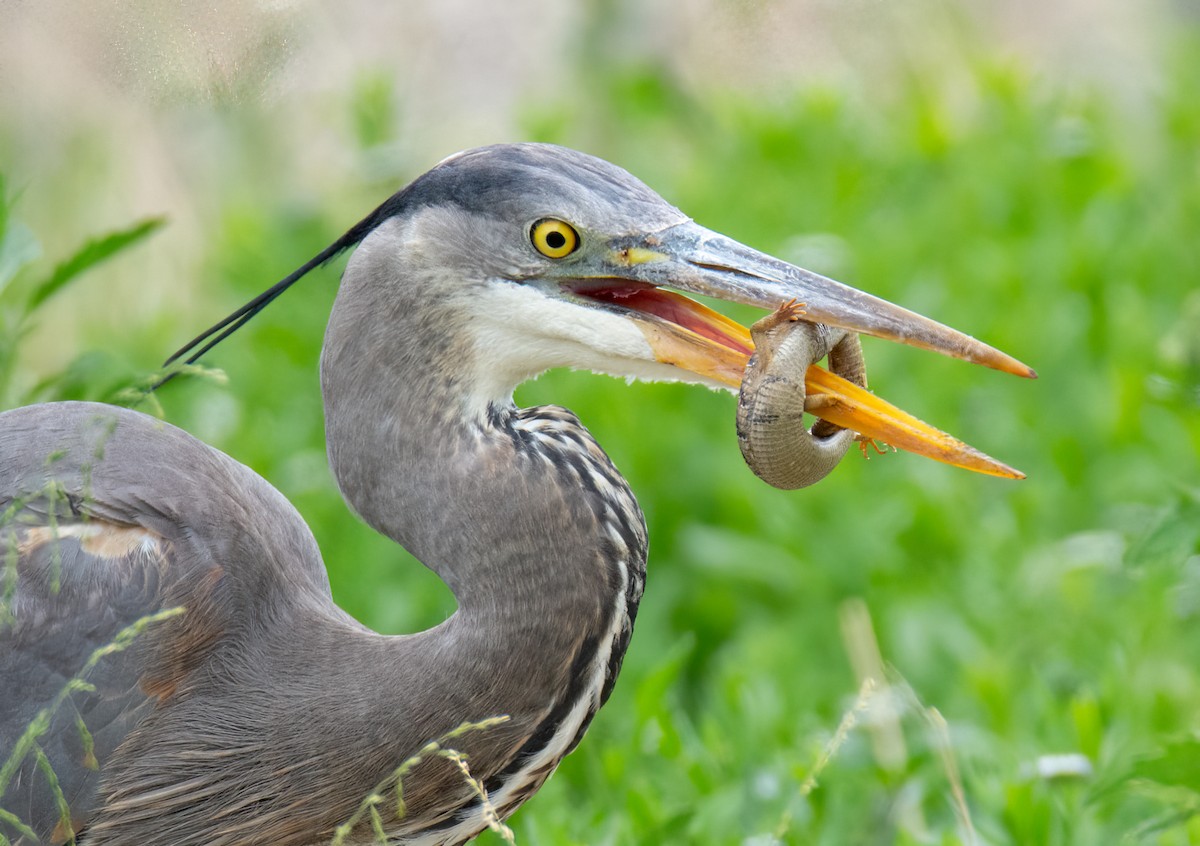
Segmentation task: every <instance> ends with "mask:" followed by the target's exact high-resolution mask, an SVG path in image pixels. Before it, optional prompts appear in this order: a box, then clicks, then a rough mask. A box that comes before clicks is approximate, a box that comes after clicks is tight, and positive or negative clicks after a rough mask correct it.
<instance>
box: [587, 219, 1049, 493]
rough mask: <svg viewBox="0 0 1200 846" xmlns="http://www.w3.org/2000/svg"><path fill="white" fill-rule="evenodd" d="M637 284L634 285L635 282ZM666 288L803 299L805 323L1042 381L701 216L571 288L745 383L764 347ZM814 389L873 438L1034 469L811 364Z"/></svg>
mask: <svg viewBox="0 0 1200 846" xmlns="http://www.w3.org/2000/svg"><path fill="white" fill-rule="evenodd" d="M625 280H628V281H625ZM662 286H666V287H670V288H674V289H675V290H677V291H684V292H687V293H692V294H700V295H704V296H710V297H715V298H718V299H722V300H727V301H729V302H735V303H741V304H744V305H750V306H757V307H759V308H764V309H772V310H773V309H775V308H778V307H779V306H780V305H781V304H782V303H784V302H787V301H789V300H793V299H794V300H797V301H799V302H801V303H803V305H804V309H805V311H806V315H805V317H804V319H805V320H808V321H811V322H813V323H823V324H826V325H828V326H833V327H838V328H840V329H844V330H846V331H850V332H856V333H859V334H865V335H874V336H876V337H879V338H885V339H887V340H890V341H897V342H899V343H904V344H910V345H912V346H916V347H921V348H923V349H928V350H935V351H937V352H941V353H944V354H946V355H949V356H953V357H954V358H961V359H964V360H966V361H971V362H974V363H976V364H982V365H984V366H987V367H992V368H995V369H997V370H1003V371H1004V372H1006V373H1013V374H1015V375H1018V376H1024V377H1028V378H1034V377H1036V375H1037V374H1036V373H1034V371H1033V369H1032V368H1030V367H1029V366H1027V365H1025V364H1023V363H1021V362H1020V361H1018V360H1017V359H1015V358H1013V357H1012V356H1010V355H1007V354H1006V353H1003V352H1001V351H1000V350H997V349H994V348H993V347H990V346H988V345H987V344H984V343H981V342H980V341H977V340H975V339H974V338H972V337H970V336H968V335H964V334H963V333H961V332H959V331H957V330H955V329H951V328H950V327H948V326H944V325H942V324H940V323H938V322H936V321H933V320H930V319H929V318H927V317H923V316H921V315H919V314H916V313H914V312H911V311H908V310H907V309H904V308H901V307H900V306H897V305H893V304H892V303H889V302H887V301H886V300H881V299H879V298H878V297H873V296H871V295H870V294H866V293H864V292H862V291H859V290H856V289H854V288H851V287H849V286H847V285H843V284H841V283H840V282H835V281H834V280H832V279H827V278H825V277H824V276H820V275H818V274H816V273H812V272H810V271H807V270H804V269H802V268H799V267H796V266H794V265H791V264H788V263H787V262H784V261H781V260H779V259H777V258H774V257H772V256H769V255H766V254H765V253H761V252H758V251H757V250H754V249H752V248H750V247H747V246H745V245H744V244H740V243H738V242H737V241H734V240H732V239H730V238H726V237H725V236H724V235H720V234H718V233H716V232H712V231H710V230H708V229H705V228H703V227H701V226H698V225H696V224H694V223H691V222H687V223H682V224H678V225H676V226H673V227H671V228H669V229H666V230H663V231H661V232H658V233H656V234H654V235H652V236H648V237H643V238H640V239H638V240H636V241H630V242H628V243H615V244H614V245H613V247H612V252H611V256H610V258H609V262H608V267H607V268H606V272H605V274H604V278H594V279H591V280H583V281H580V282H578V283H576V284H573V285H571V288H572V290H573V291H574V292H575V293H576V294H579V295H582V296H585V297H588V298H591V299H594V300H597V301H600V302H602V303H606V304H608V305H611V306H616V307H619V308H622V309H623V310H625V311H626V312H627V313H628V314H629V315H630V316H631V317H633V318H634V319H635V320H637V321H638V323H639V326H640V327H641V328H642V331H643V332H644V333H645V335H646V337H647V339H648V340H649V342H650V345H651V348H652V349H653V350H654V353H655V356H656V357H657V358H658V360H659V361H663V362H667V363H670V364H674V365H677V366H679V367H682V368H683V369H685V370H689V371H691V372H693V373H695V374H697V375H699V376H701V377H704V378H705V379H706V380H708V381H711V382H716V383H719V384H722V385H726V386H729V387H732V388H737V387H738V386H739V385H740V384H741V380H742V374H743V371H744V370H745V367H746V364H747V362H748V361H749V358H750V355H751V353H752V352H753V350H754V344H753V342H752V340H751V337H750V332H749V330H747V329H746V328H745V327H743V326H741V325H740V324H738V323H736V322H735V321H733V320H730V319H729V318H727V317H725V316H724V315H721V314H719V313H717V312H715V311H713V310H711V309H709V308H707V307H706V306H703V305H701V304H700V303H697V302H695V301H694V300H691V299H688V298H687V297H684V296H681V295H679V294H676V293H674V292H672V291H666V290H662ZM805 382H806V388H807V391H808V393H809V395H810V396H815V395H817V394H820V395H823V397H824V398H825V399H826V400H827V401H826V402H824V403H822V404H821V407H820V408H818V409H816V410H814V412H813V413H814V414H815V415H816V416H819V417H822V418H824V419H826V420H828V421H829V422H831V423H834V424H836V425H839V426H842V427H844V428H848V429H852V430H854V431H856V432H858V433H859V434H861V435H863V436H866V437H868V438H871V439H874V440H879V441H882V442H884V443H887V444H891V445H892V446H895V447H898V448H901V449H905V450H908V451H910V452H914V453H917V454H918V455H924V456H926V457H928V458H933V459H935V460H937V461H943V462H946V463H949V464H953V465H956V466H959V467H964V468H966V469H970V470H974V471H976V472H982V473H988V474H991V475H996V476H1004V477H1008V478H1023V474H1021V473H1020V472H1019V471H1017V470H1014V469H1013V468H1011V467H1009V466H1007V465H1005V464H1003V463H1001V462H999V461H996V460H995V459H992V458H990V457H989V456H987V455H984V454H983V453H981V452H979V451H978V450H976V449H974V448H973V447H970V446H968V445H967V444H965V443H963V442H962V441H959V440H957V439H956V438H953V437H951V436H950V435H947V434H945V433H944V432H941V431H939V430H937V429H935V428H934V427H932V426H929V425H928V424H926V423H923V422H922V421H920V420H918V419H917V418H915V417H913V416H912V415H910V414H907V413H906V412H904V411H901V410H900V409H898V408H896V407H895V406H893V405H891V404H889V403H887V402H885V401H884V400H882V399H880V398H878V397H877V396H875V395H874V394H872V393H870V392H868V391H865V390H863V389H862V388H859V387H858V386H857V385H854V384H853V383H851V382H848V381H846V380H845V379H842V378H841V377H839V376H837V375H836V374H834V373H832V372H830V371H828V370H825V369H824V368H821V367H818V366H816V365H813V366H811V367H809V369H808V372H807V374H806V378H805Z"/></svg>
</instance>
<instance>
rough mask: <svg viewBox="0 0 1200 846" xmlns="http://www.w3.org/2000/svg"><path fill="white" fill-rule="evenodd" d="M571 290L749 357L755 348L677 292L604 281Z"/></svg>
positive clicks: (640, 283) (648, 286) (638, 284)
mask: <svg viewBox="0 0 1200 846" xmlns="http://www.w3.org/2000/svg"><path fill="white" fill-rule="evenodd" d="M571 290H572V291H573V292H574V293H576V294H578V295H580V296H582V297H587V298H588V299H589V300H595V301H597V302H601V303H611V304H613V305H618V306H621V307H622V308H627V309H631V310H633V311H640V312H642V313H644V314H652V315H654V316H655V317H657V318H659V319H660V320H665V321H666V322H668V323H674V324H675V325H676V326H682V327H683V328H684V329H687V330H688V331H689V332H694V333H696V334H697V335H699V336H701V337H702V338H707V339H708V340H710V341H713V342H714V343H718V344H720V345H721V346H723V347H728V348H729V349H731V350H734V351H736V352H739V353H742V354H744V355H746V356H749V355H750V354H751V353H752V352H753V351H754V349H753V347H751V346H748V345H746V344H745V343H743V342H742V340H741V339H740V338H736V337H732V336H731V335H729V334H728V333H726V332H723V331H722V329H721V326H720V325H719V324H718V323H716V322H715V321H714V320H713V319H712V318H711V317H709V316H708V314H706V312H708V309H706V308H705V307H704V306H702V305H700V303H697V302H695V301H694V300H689V299H688V298H687V297H685V296H682V295H681V294H676V293H675V292H674V291H666V290H663V289H662V288H656V287H655V286H653V285H650V284H647V283H645V282H623V281H616V280H613V281H604V282H588V283H583V284H575V285H572V286H571Z"/></svg>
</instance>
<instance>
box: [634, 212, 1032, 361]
mask: <svg viewBox="0 0 1200 846" xmlns="http://www.w3.org/2000/svg"><path fill="white" fill-rule="evenodd" d="M659 237H660V238H661V240H662V253H663V254H664V256H669V257H670V258H669V259H668V260H667V261H666V262H664V263H663V265H661V269H662V270H666V271H667V272H668V274H669V277H670V281H664V283H663V284H667V285H669V286H670V287H672V288H675V289H677V290H680V291H687V292H689V293H693V294H702V295H705V296H710V297H716V298H718V299H722V300H728V301H730V302H735V303H742V304H744V305H750V306H757V307H759V308H765V309H774V308H777V307H778V306H779V305H780V303H785V302H787V301H789V300H793V299H794V300H797V301H799V302H802V303H804V308H805V310H806V311H807V312H808V316H807V318H806V319H807V320H809V321H811V322H813V323H824V324H826V325H827V326H836V327H838V328H840V329H846V330H848V331H851V332H857V333H859V334H861V335H874V336H875V337H877V338H884V339H886V340H889V341H896V342H898V343H901V344H909V345H910V346H914V347H921V348H922V349H927V350H934V351H935V352H940V353H944V354H945V355H948V356H952V357H954V358H961V359H963V360H964V361H970V362H974V363H975V364H982V365H984V366H985V367H992V368H995V369H996V370H1003V371H1004V372H1006V373H1012V374H1014V375H1016V376H1024V377H1026V378H1033V377H1036V376H1037V374H1036V373H1035V372H1034V371H1033V368H1031V367H1029V366H1028V365H1027V364H1023V363H1022V362H1020V361H1017V360H1016V359H1015V358H1013V357H1012V356H1010V355H1008V354H1006V353H1003V352H1001V351H1000V350H998V349H995V348H994V347H990V346H988V345H987V344H984V343H981V342H980V341H977V340H975V339H974V338H972V337H971V336H969V335H964V334H963V333H962V332H959V331H958V330H956V329H951V328H950V327H949V326H943V325H942V324H941V323H938V322H937V321H934V320H930V319H929V318H928V317H923V316H922V315H919V314H916V313H915V312H912V311H909V310H908V309H905V308H901V307H900V306H898V305H893V304H892V303H889V302H888V301H887V300H881V299H879V298H878V297H873V296H871V295H870V294H867V293H864V292H862V291H859V290H857V289H855V288H851V287H850V286H848V285H843V284H842V283H840V282H835V281H834V280H832V279H827V278H825V277H824V276H821V275H819V274H816V273H813V272H811V271H808V270H804V269H803V268H800V267H796V266H795V265H792V264H788V263H787V262H785V261H781V260H780V259H777V258H774V257H773V256H769V255H767V254H766V253H760V252H759V251H758V250H755V249H752V248H750V247H747V246H745V245H744V244H740V243H738V242H737V241H734V240H733V239H732V238H726V237H725V236H724V235H721V234H719V233H717V232H712V231H710V230H708V229H705V228H704V227H702V226H698V225H696V224H694V223H690V222H689V223H683V224H679V225H677V226H674V227H672V228H670V229H668V230H666V231H664V232H662V233H660V236H659ZM656 264H657V263H656V262H649V263H647V265H646V266H647V267H648V268H650V269H654V268H655V265H656ZM668 268H669V269H668ZM647 281H650V280H647Z"/></svg>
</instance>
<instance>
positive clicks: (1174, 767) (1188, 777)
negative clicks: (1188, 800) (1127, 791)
mask: <svg viewBox="0 0 1200 846" xmlns="http://www.w3.org/2000/svg"><path fill="white" fill-rule="evenodd" d="M1130 775H1132V776H1134V777H1135V778H1144V779H1147V780H1149V781H1154V782H1158V783H1159V784H1163V785H1168V786H1172V787H1185V788H1187V789H1189V790H1192V791H1196V792H1200V737H1186V738H1183V739H1181V740H1176V741H1174V742H1172V743H1169V744H1167V745H1166V746H1164V747H1163V748H1162V749H1160V750H1158V752H1157V753H1156V754H1154V755H1148V756H1147V757H1145V758H1142V759H1141V760H1140V761H1138V762H1137V763H1136V764H1134V765H1133V768H1132V769H1131V771H1130Z"/></svg>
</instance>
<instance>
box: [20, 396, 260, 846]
mask: <svg viewBox="0 0 1200 846" xmlns="http://www.w3.org/2000/svg"><path fill="white" fill-rule="evenodd" d="M231 466H236V467H238V468H240V465H235V463H234V462H232V461H230V460H229V459H227V458H226V457H224V456H221V455H220V454H219V453H217V452H216V451H215V450H211V449H210V448H208V447H206V446H204V445H203V444H201V443H200V442H199V441H196V440H195V439H193V438H191V437H190V436H187V435H186V434H185V433H183V432H181V431H180V430H177V429H174V428H173V427H170V426H167V425H166V424H163V423H161V422H160V421H156V420H153V419H152V418H148V417H145V416H144V415H139V414H135V413H133V412H128V411H124V410H120V409H114V408H111V407H106V406H97V405H91V404H85V403H62V404H53V405H46V406H33V407H29V408H24V409H18V410H16V411H12V412H7V413H5V414H3V415H0V842H5V838H7V840H8V841H10V842H14V843H25V842H28V843H37V842H40V843H64V842H70V841H71V839H72V837H73V832H74V833H78V832H79V831H80V830H81V829H83V828H85V827H86V826H87V825H88V823H89V821H90V820H92V819H93V818H94V816H95V814H96V813H97V812H98V811H99V808H98V805H99V804H100V803H101V799H100V796H101V790H102V788H101V784H100V781H101V778H102V777H103V774H104V771H105V766H106V764H107V763H108V762H109V760H110V758H112V757H113V756H114V755H115V754H116V752H117V749H118V747H120V745H121V744H122V742H123V741H124V740H125V739H126V738H127V737H128V736H130V734H131V733H133V732H135V730H136V729H137V727H138V726H139V724H141V723H143V721H145V720H146V718H147V717H148V716H150V715H151V714H152V713H153V712H154V711H155V709H156V708H158V707H160V706H161V705H163V704H165V703H167V702H168V701H169V700H171V699H172V697H175V696H176V694H177V693H180V692H182V689H184V688H186V684H187V681H188V678H189V675H190V674H191V672H192V671H193V670H194V669H195V668H196V667H198V666H199V665H200V663H201V662H202V661H203V660H205V657H206V656H207V655H208V654H209V653H210V652H211V651H212V646H213V644H215V643H216V642H217V641H218V640H219V639H220V637H221V635H222V633H223V630H224V628H225V627H226V625H227V620H228V618H227V617H226V616H222V615H223V614H226V615H227V614H228V613H230V609H228V608H227V607H224V606H223V605H222V603H221V602H220V601H218V594H219V592H220V591H221V590H222V581H223V580H222V576H223V574H224V568H223V566H222V563H221V562H223V561H225V560H227V558H228V550H227V549H223V548H222V547H221V545H220V543H217V542H214V541H213V539H212V538H213V535H214V534H215V533H216V532H218V531H220V530H222V529H224V528H225V527H224V525H223V524H222V523H221V520H220V519H219V516H225V512H227V511H233V512H234V513H233V515H232V517H231V519H234V518H236V516H237V514H238V513H240V512H239V511H238V510H237V509H236V508H233V507H231V506H229V505H228V504H227V503H226V502H225V500H227V499H228V498H229V497H227V496H223V495H224V494H225V493H226V492H227V491H229V490H231V489H235V488H236V486H237V485H236V483H235V482H230V481H229V477H228V468H229V467H231ZM241 469H242V470H244V468H241ZM247 472H248V471H247ZM222 473H225V474H226V475H225V476H223V475H222ZM235 499H236V497H235ZM214 503H215V504H214ZM222 509H223V510H222ZM218 515H219V516H218ZM35 837H36V839H35Z"/></svg>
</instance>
